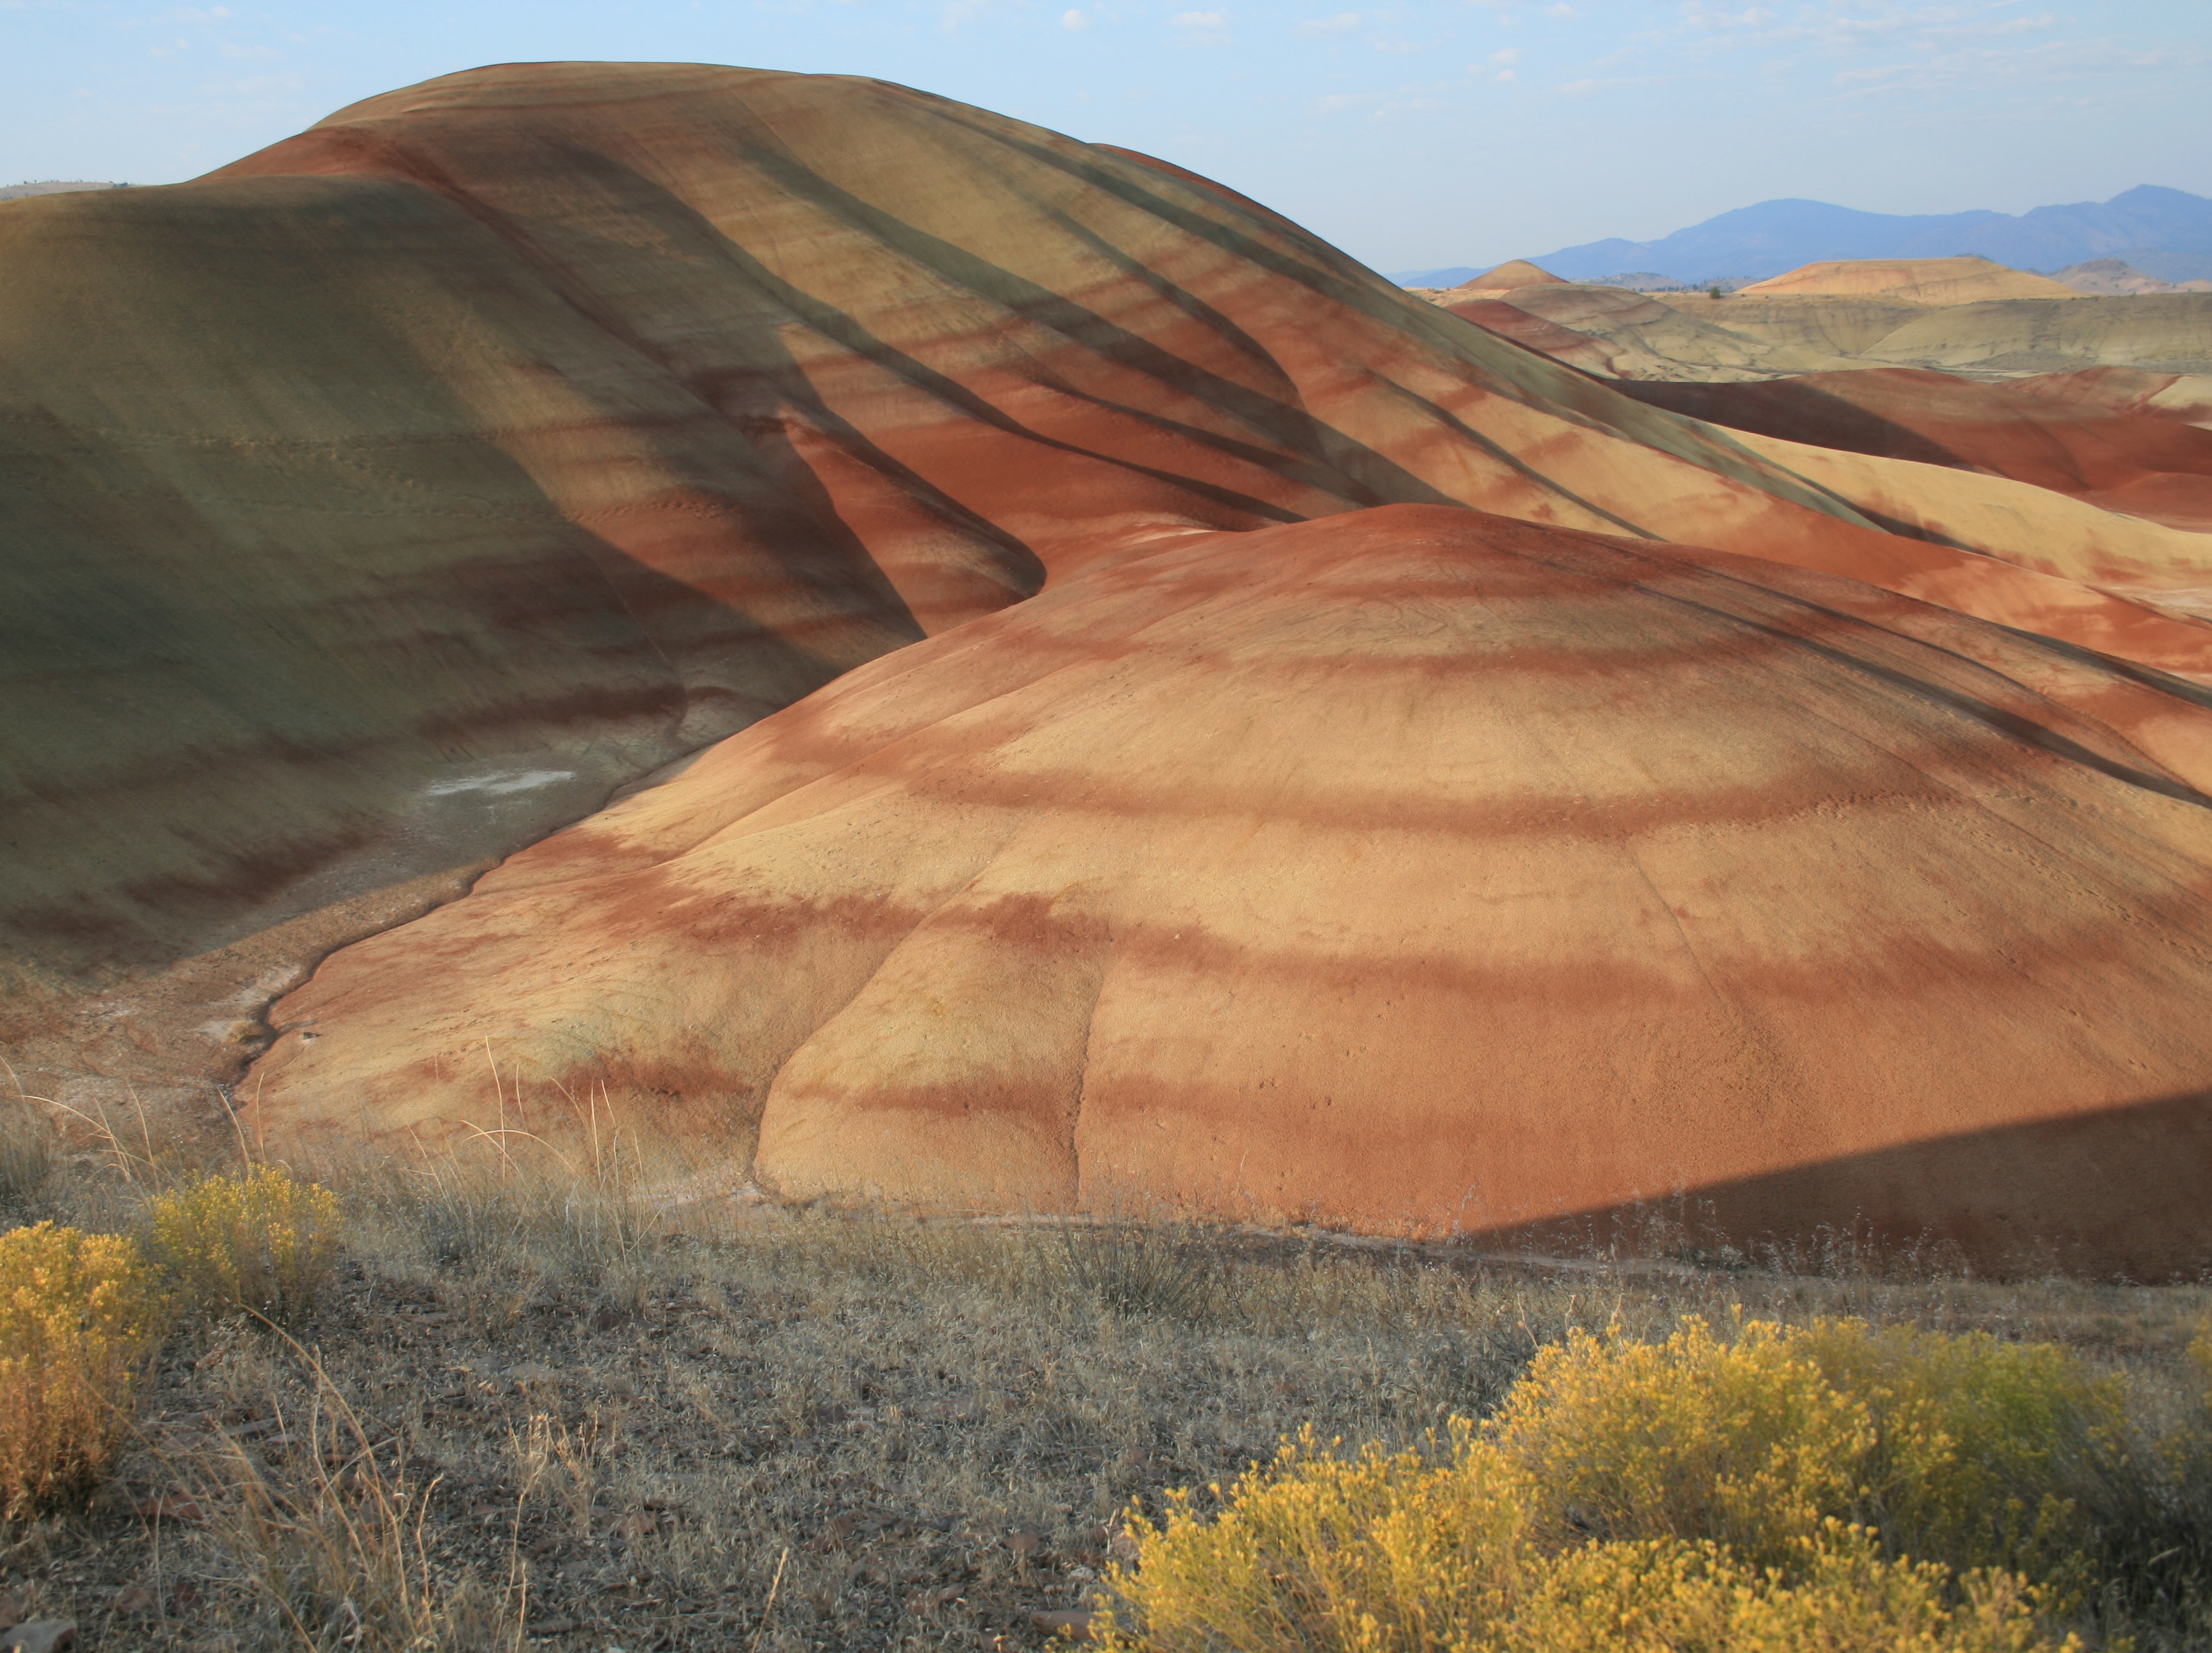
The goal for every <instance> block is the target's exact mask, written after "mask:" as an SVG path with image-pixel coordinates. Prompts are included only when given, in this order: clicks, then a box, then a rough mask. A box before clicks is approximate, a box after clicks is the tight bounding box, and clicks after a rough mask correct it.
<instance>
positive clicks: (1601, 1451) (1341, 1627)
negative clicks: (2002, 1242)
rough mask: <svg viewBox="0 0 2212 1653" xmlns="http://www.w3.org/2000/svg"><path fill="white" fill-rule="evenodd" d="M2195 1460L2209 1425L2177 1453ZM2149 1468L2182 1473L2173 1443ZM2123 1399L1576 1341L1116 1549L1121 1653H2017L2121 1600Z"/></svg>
mask: <svg viewBox="0 0 2212 1653" xmlns="http://www.w3.org/2000/svg"><path fill="white" fill-rule="evenodd" d="M2183 1432H2184V1433H2185V1434H2190V1435H2191V1437H2192V1438H2195V1439H2199V1440H2201V1437H2202V1435H2203V1425H2202V1423H2201V1421H2200V1422H2199V1423H2198V1424H2197V1425H2192V1426H2190V1427H2189V1428H2188V1429H2185V1431H2183ZM2166 1445H2167V1446H2168V1447H2172V1448H2177V1449H2178V1448H2179V1445H2180V1443H2179V1442H2178V1441H2169V1442H2168V1443H2166ZM2139 1451H2140V1446H2139V1443H2137V1442H2136V1439H2135V1437H2134V1436H2133V1435H2132V1434H2131V1432H2130V1429H2129V1427H2128V1424H2127V1419H2126V1414H2125V1408H2124V1392H2123V1390H2122V1389H2121V1388H2120V1386H2119V1385H2118V1383H2116V1382H2114V1381H2112V1380H2110V1379H2104V1378H2100V1377H2098V1376H2095V1375H2093V1373H2092V1372H2090V1371H2089V1370H2087V1367H2086V1366H2085V1365H2084V1364H2082V1362H2081V1359H2080V1358H2079V1357H2078V1356H2076V1355H2075V1354H2073V1353H2071V1352H2068V1351H2065V1350H2062V1349H2057V1348H2053V1347H2049V1346H2019V1345H2010V1344H2006V1343H2002V1342H2000V1341H1998V1340H1996V1339H1994V1338H1991V1337H1989V1336H1987V1335H1986V1334H1966V1335H1947V1334H1936V1333H1929V1332H1925V1331H1920V1330H1916V1329H1914V1328H1909V1327H1893V1328H1883V1329H1875V1328H1870V1327H1869V1326H1867V1325H1866V1324H1864V1323H1863V1322H1857V1321H1849V1320H1842V1321H1838V1320H1819V1321H1815V1322H1813V1323H1812V1324H1810V1325H1808V1326H1804V1327H1800V1328H1787V1327H1784V1326H1781V1325H1778V1324H1773V1323H1763V1322H1752V1323H1749V1324H1747V1325H1743V1326H1741V1327H1735V1328H1729V1334H1727V1335H1720V1334H1716V1333H1715V1331H1714V1330H1713V1328H1711V1327H1710V1326H1709V1325H1707V1324H1706V1323H1705V1322H1703V1321H1702V1320H1699V1319H1695V1318H1692V1319H1690V1320H1689V1321H1687V1322H1686V1323H1685V1324H1684V1325H1683V1326H1682V1327H1681V1328H1680V1329H1678V1330H1676V1331H1675V1332H1674V1334H1672V1335H1671V1336H1669V1337H1668V1338H1666V1339H1664V1340H1660V1341H1656V1342H1639V1341H1637V1340H1632V1339H1629V1338H1626V1337H1622V1336H1620V1335H1617V1334H1615V1335H1608V1336H1596V1335H1593V1334H1590V1333H1589V1332H1587V1331H1582V1330H1576V1331H1573V1332H1571V1334H1569V1335H1568V1337H1567V1338H1566V1340H1565V1341H1564V1342H1563V1343H1559V1344H1555V1345H1553V1346H1550V1347H1547V1348H1546V1349H1544V1350H1543V1351H1542V1352H1540V1353H1539V1354H1538V1355H1537V1356H1536V1358H1535V1359H1534V1362H1533V1363H1532V1364H1531V1365H1530V1367H1529V1370H1528V1374H1527V1375H1526V1376H1524V1377H1523V1378H1522V1381H1521V1382H1520V1383H1518V1384H1517V1385H1516V1386H1515V1388H1514V1389H1513V1390H1512V1392H1511V1393H1510V1395H1508V1397H1507V1399H1506V1401H1505V1403H1504V1406H1503V1407H1501V1408H1500V1409H1499V1410H1498V1412H1497V1413H1495V1414H1494V1415H1493V1416H1492V1418H1491V1419H1488V1420H1487V1421H1486V1422H1484V1423H1481V1424H1480V1425H1478V1424H1476V1423H1474V1422H1471V1421H1469V1420H1468V1419H1453V1420H1451V1421H1450V1422H1449V1424H1448V1425H1446V1426H1445V1428H1444V1429H1443V1431H1440V1432H1439V1433H1438V1434H1437V1436H1436V1437H1433V1438H1432V1439H1431V1441H1430V1443H1428V1444H1427V1445H1426V1446H1425V1447H1414V1448H1410V1449H1403V1450H1399V1451H1395V1452H1387V1451H1383V1450H1382V1449H1378V1448H1374V1447H1370V1448H1368V1449H1364V1450H1361V1451H1358V1452H1352V1453H1346V1452H1343V1451H1340V1450H1339V1449H1336V1448H1334V1446H1333V1445H1328V1444H1324V1443H1321V1442H1319V1441H1317V1440H1316V1438H1315V1437H1313V1436H1312V1435H1311V1434H1310V1433H1308V1434H1307V1435H1305V1436H1304V1437H1300V1438H1297V1439H1294V1440H1292V1441H1291V1442H1290V1443H1286V1445H1285V1447H1284V1448H1283V1449H1282V1450H1281V1452H1280V1453H1279V1455H1278V1457H1277V1458H1276V1460H1275V1461H1274V1462H1273V1463H1272V1464H1269V1465H1267V1466H1265V1467H1263V1468H1257V1469H1255V1470H1254V1471H1253V1472H1251V1473H1250V1474H1248V1475H1247V1476H1245V1477H1244V1478H1243V1480H1240V1481H1238V1482H1237V1484H1235V1485H1234V1486H1231V1488H1230V1489H1229V1491H1228V1492H1227V1493H1226V1494H1225V1495H1224V1497H1223V1499H1222V1504H1221V1507H1220V1509H1219V1510H1218V1512H1216V1513H1212V1514H1208V1513H1205V1512H1203V1511H1201V1510H1200V1508H1199V1507H1198V1505H1197V1504H1196V1503H1195V1502H1194V1499H1193V1498H1192V1497H1191V1496H1190V1495H1189V1494H1188V1493H1186V1494H1182V1495H1179V1496H1178V1497H1176V1498H1174V1499H1171V1500H1170V1504H1169V1506H1168V1508H1167V1510H1166V1511H1165V1513H1164V1516H1163V1518H1162V1519H1160V1520H1159V1521H1158V1522H1151V1521H1146V1520H1145V1519H1142V1518H1141V1517H1140V1518H1139V1519H1138V1520H1137V1521H1136V1522H1134V1524H1133V1534H1134V1537H1135V1542H1136V1545H1137V1557H1136V1562H1135V1565H1133V1566H1128V1567H1124V1568H1122V1569H1120V1570H1119V1571H1117V1572H1116V1573H1115V1576H1114V1577H1113V1580H1112V1583H1113V1587H1114V1589H1115V1592H1116V1594H1117V1595H1118V1596H1119V1597H1120V1606H1119V1608H1118V1610H1117V1611H1116V1612H1115V1613H1114V1614H1112V1615H1109V1628H1108V1630H1107V1632H1106V1634H1105V1638H1104V1639H1105V1641H1106V1643H1107V1644H1108V1645H1109V1646H1112V1647H1116V1648H1120V1649H1122V1650H1126V1653H1134V1650H1138V1649H1145V1650H1151V1653H1183V1650H1189V1653H1200V1650H1204V1653H1229V1650H1235V1653H1274V1650H1291V1649H1300V1650H1305V1649H1322V1648H1326V1649H1341V1650H1345V1653H1354V1650H1357V1653H1401V1650H1403V1653H1414V1650H1429V1649H1443V1650H1468V1653H1474V1650H1498V1653H1507V1650H1519V1653H1553V1650H1559V1653H1565V1650H1570V1649H1572V1650H1577V1653H1580V1650H1613V1649H1618V1650H1621V1653H1628V1650H1645V1649H1650V1650H1659V1649H1667V1650H1680V1653H1691V1650H1702V1649H1711V1650H1715V1653H1718V1650H1722V1649H1765V1648H1770V1647H1771V1648H1774V1649H1777V1650H1780V1649H1785V1648H1821V1647H1835V1648H1838V1649H1841V1648H1862V1647H1884V1648H1887V1647H1896V1648H1913V1649H1925V1650H1929V1653H1935V1650H1953V1653H1985V1650H1986V1653H1997V1650H2004V1653H2021V1650H2027V1649H2032V1648H2057V1647H2064V1646H2069V1645H2073V1644H2075V1639H2074V1638H2073V1637H2072V1636H2071V1635H2070V1633H2063V1632H2059V1631H2057V1630H2055V1629H2051V1628H2050V1627H2049V1626H2051V1625H2052V1624H2054V1623H2056V1622H2057V1621H2058V1620H2060V1619H2062V1618H2065V1617H2069V1616H2071V1615H2074V1614H2076V1613H2079V1612H2080V1611H2081V1608H2082V1607H2083V1606H2084V1604H2085V1602H2086V1601H2087V1600H2088V1598H2089V1595H2090V1593H2091V1592H2092V1591H2093V1590H2094V1589H2097V1588H2098V1587H2099V1586H2100V1584H2102V1583H2105V1582H2106V1576H2107V1575H2108V1574H2109V1573H2111V1572H2112V1571H2115V1569H2116V1566H2117V1565H2118V1561H2119V1559H2118V1558H2117V1557H2116V1556H2114V1555H2113V1554H2112V1549H2113V1547H2114V1546H2113V1541H2114V1538H2115V1534H2112V1532H2110V1531H2109V1530H2108V1524H2107V1523H2106V1522H2105V1521H2104V1520H2103V1519H2102V1516H2103V1513H2104V1504H2103V1489H2105V1488H2106V1487H2108V1486H2112V1485H2115V1484H2121V1483H2128V1482H2130V1481H2133V1482H2140V1481H2141V1480H2142V1479H2143V1478H2144V1477H2146V1476H2155V1475H2157V1474H2160V1473H2161V1472H2160V1469H2159V1468H2157V1467H2156V1466H2155V1465H2151V1464H2145V1463H2140V1462H2136V1461H2135V1459H2136V1455H2137V1454H2138V1452H2139Z"/></svg>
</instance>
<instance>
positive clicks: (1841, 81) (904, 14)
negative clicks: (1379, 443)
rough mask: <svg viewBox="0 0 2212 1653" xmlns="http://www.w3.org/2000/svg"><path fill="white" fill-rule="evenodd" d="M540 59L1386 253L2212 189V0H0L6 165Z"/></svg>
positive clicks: (1526, 248)
mask: <svg viewBox="0 0 2212 1653" xmlns="http://www.w3.org/2000/svg"><path fill="white" fill-rule="evenodd" d="M542 58H620V59H632V60H641V61H685V62H705V63H726V64H746V65H749V66H752V67H757V68H764V69H786V70H807V71H817V72H831V73H843V74H858V75H873V76H881V77H883V78H884V79H887V80H894V81H899V82H904V83H906V84H908V85H911V86H918V87H922V88H927V89H928V90H930V91H933V92H937V93H941V94H945V96H948V97H952V98H957V99H960V100H963V101H964V102H968V103H974V104H980V105H981V106H984V107H986V108H990V109H996V110H999V111H1001V112H1005V113H1007V114H1011V115H1016V116H1018V117H1020V118H1021V119H1025V120H1031V121H1036V122H1037V123H1039V124H1040V125H1046V126H1050V127H1054V128H1056V129H1057V130H1059V131H1064V132H1068V133H1071V134H1073V135H1074V136H1076V137H1083V138H1091V139H1096V140H1098V141H1101V142H1105V143H1119V144H1122V145H1126V146H1127V147H1129V148H1132V149H1143V150H1146V151H1149V152H1151V153H1152V154H1154V155H1161V156H1164V157H1165V158H1167V159H1169V160H1171V161H1176V162H1178V163H1180V164H1182V165H1183V166H1186V167H1191V168H1193V169H1194V170H1196V171H1198V172H1201V173H1206V174H1208V175H1209V176H1211V177H1213V178H1217V179H1220V180H1221V181H1222V182H1224V183H1225V184H1228V185H1232V186H1233V187H1235V188H1237V189H1239V190H1242V191H1244V192H1245V193H1246V194H1248V195H1251V196H1253V197H1255V198H1258V199H1259V200H1261V201H1264V202H1266V203H1267V204H1269V205H1271V206H1273V207H1275V208H1277V209H1278V210H1280V211H1283V212H1285V213H1286V214H1288V215H1289V216H1291V217H1292V218H1295V219H1297V220H1298V221H1299V222H1302V223H1304V224H1305V225H1306V226H1307V227H1308V228H1311V229H1313V230H1315V231H1316V232H1318V233H1319V234H1322V235H1325V236H1327V237H1328V238H1329V239H1330V240H1333V241H1334V242H1335V243H1336V244H1337V245H1339V246H1341V247H1343V248H1344V249H1345V250H1346V252H1351V253H1352V255H1353V256H1355V257H1357V258H1361V259H1363V260H1364V261H1365V262H1367V263H1368V264H1371V265H1373V266H1375V267H1376V268H1377V269H1380V270H1401V269H1408V268H1418V267H1423V266H1428V265H1437V264H1478V265H1480V264H1490V263H1494V262H1497V261H1498V260H1500V259H1503V258H1509V257H1515V256H1521V255H1525V254H1532V253H1537V252H1547V251H1550V250H1551V249H1553V248H1554V247H1558V246H1567V245H1571V244H1573V243H1576V242H1580V241H1588V240H1598V239H1600V238H1601V237H1605V236H1613V235H1618V236H1624V237H1626V238H1628V239H1631V240H1649V239H1652V238H1655V237H1657V236H1660V235H1663V234H1667V233H1668V232H1669V231H1672V230H1675V229H1680V228H1683V227H1685V226H1686V225H1689V224H1692V223H1694V222H1698V221H1699V220H1701V219H1704V218H1708V217H1711V216H1712V215H1713V214H1715V213H1717V212H1722V211H1725V210H1728V209H1729V208H1732V207H1740V206H1747V205H1749V204H1752V203H1753V202H1756V201H1761V200H1766V199H1770V198H1774V197H1778V196H1801V197H1809V198H1813V199H1816V200H1823V201H1831V202H1834V203H1836V204H1839V205H1843V206H1849V207H1857V208H1860V209H1863V210H1868V211H1875V212H1958V211H1964V210H1968V209H1970V208H1976V207H1987V208H1993V209H1995V210H1998V211H2002V212H2020V211H2024V210H2027V209H2028V208H2030V207H2034V206H2041V205H2045V204H2051V203H2058V202H2069V201H2084V200H2103V199H2105V198H2108V197H2110V196H2112V195H2115V194H2117V193H2118V192H2119V191H2121V190H2124V189H2127V188H2130V187H2131V186H2132V185H2137V184H2161V185H2167V186H2169V187H2171V188H2174V189H2181V190H2188V191H2191V192H2192V193H2195V194H2198V195H2206V196H2212V0H2086V3H2063V0H2061V3H2055V4H2054V3H2045V0H1949V3H1918V0H1771V3H1745V4H1740V5H1739V4H1732V3H1728V0H1720V3H1707V0H1402V3H1398V4H1393V5H1382V6H1367V7H1361V8H1359V9H1350V8H1348V7H1346V6H1344V5H1341V4H1334V3H1327V0H1324V3H1316V4H1304V3H1297V0H1282V3H1264V4H1263V3H1255V0H1167V3H1161V4H1149V3H1136V0H1085V3H1083V4H1081V5H1079V6H1073V7H1071V6H1070V5H1068V4H1067V3H1066V0H596V3H586V0H532V3H529V4H520V3H515V0H383V3H380V4H377V5H374V6H360V5H337V4H307V3H294V0H274V3H260V4H257V3H253V0H227V3H224V4H212V5H204V6H185V7H170V6H159V5H137V4H129V3H106V0H0V184H12V183H15V182H18V181H20V180H25V179H45V178H97V179H127V180H129V181H131V182H133V183H171V182H175V181H177V180H179V179H185V178H190V177H192V176H194V175H195V174H197V173H201V172H204V171H206V170H208V169H209V168H210V167H216V166H219V165H221V164H222V162H224V161H228V160H231V159H233V158H234V157H236V156H238V155H244V154H246V153H248V152H250V151H252V150H253V149H258V148H260V147H261V146H263V145H264V144H266V143H273V142H275V141H276V139H278V138H281V137H285V136H287V135H288V134H289V133H291V132H294V131H298V130H300V129H301V127H304V126H307V125H312V124H313V122H315V121H316V120H318V119H321V118H322V117H323V116H324V115H325V114H327V113H329V112H331V111H332V110H334V109H337V108H338V107H340V106H343V105H345V104H347V103H350V102H353V101H355V100H358V99H361V98H363V97H368V96H370V95H372V94H375V93H378V92H383V91H388V90H391V89H392V88H396V87H399V86H404V85H407V84H410V83H411V82H416V81H420V80H426V79H428V78H429V77H431V76H435V75H441V74H446V73H449V72H451V71H453V70H459V69H467V68H471V67H474V66H475V65H477V64H486V63H498V62H503V61H513V60H518V59H542ZM0 278H4V272H0Z"/></svg>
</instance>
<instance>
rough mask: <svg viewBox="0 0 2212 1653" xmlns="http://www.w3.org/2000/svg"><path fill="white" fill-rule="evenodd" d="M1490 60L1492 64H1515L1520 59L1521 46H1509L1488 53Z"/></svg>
mask: <svg viewBox="0 0 2212 1653" xmlns="http://www.w3.org/2000/svg"><path fill="white" fill-rule="evenodd" d="M1490 61H1491V62H1492V63H1494V64H1517V63H1519V62H1520V61H1521V48H1520V47H1519V46H1507V47H1506V48H1505V50H1504V51H1503V52H1492V53H1491V54H1490Z"/></svg>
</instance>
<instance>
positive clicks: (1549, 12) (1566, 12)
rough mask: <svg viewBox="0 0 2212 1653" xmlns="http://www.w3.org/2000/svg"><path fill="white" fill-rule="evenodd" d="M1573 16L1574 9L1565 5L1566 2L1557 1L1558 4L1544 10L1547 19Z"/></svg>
mask: <svg viewBox="0 0 2212 1653" xmlns="http://www.w3.org/2000/svg"><path fill="white" fill-rule="evenodd" d="M1544 15H1545V16H1547V17H1571V16H1573V15H1575V9H1574V8H1573V7H1572V6H1571V5H1569V4H1568V3H1567V0H1559V4H1557V5H1555V6H1547V7H1545V8H1544Z"/></svg>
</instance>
